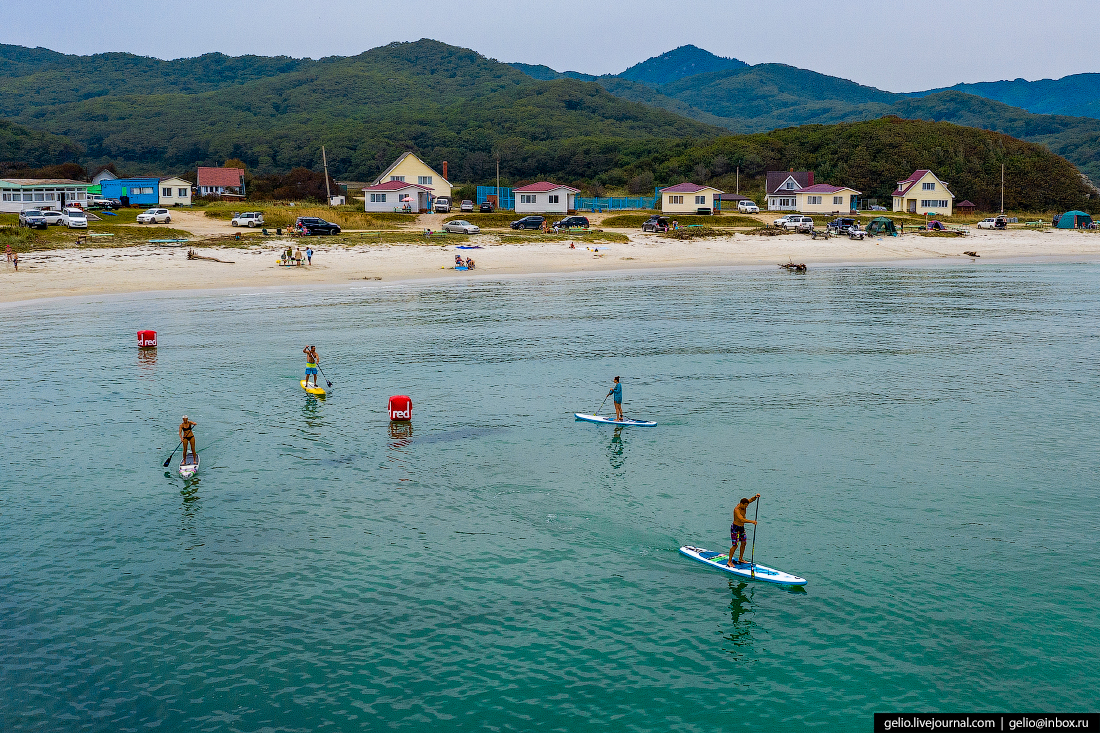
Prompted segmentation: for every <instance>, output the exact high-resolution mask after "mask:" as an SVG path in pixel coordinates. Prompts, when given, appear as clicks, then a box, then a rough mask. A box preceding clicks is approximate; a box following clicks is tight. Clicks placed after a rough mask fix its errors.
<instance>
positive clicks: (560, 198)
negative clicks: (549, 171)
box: [512, 181, 580, 214]
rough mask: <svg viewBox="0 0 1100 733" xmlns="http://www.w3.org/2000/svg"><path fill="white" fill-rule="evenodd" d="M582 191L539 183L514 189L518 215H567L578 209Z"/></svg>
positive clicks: (513, 193) (547, 182) (544, 182)
mask: <svg viewBox="0 0 1100 733" xmlns="http://www.w3.org/2000/svg"><path fill="white" fill-rule="evenodd" d="M578 193H580V189H577V188H571V187H570V186H563V185H561V184H560V183H550V182H549V181H539V182H538V183H530V184H528V185H526V186H520V187H519V188H513V189H512V195H513V196H515V199H516V213H517V214H567V213H569V212H570V211H573V210H575V209H576V208H577V206H576V202H577V194H578Z"/></svg>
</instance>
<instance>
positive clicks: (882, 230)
mask: <svg viewBox="0 0 1100 733" xmlns="http://www.w3.org/2000/svg"><path fill="white" fill-rule="evenodd" d="M867 233H868V234H870V235H871V236H875V235H876V234H877V235H879V236H882V235H885V236H888V237H896V236H898V230H897V227H895V226H894V222H893V221H892V220H890V219H887V218H886V217H885V216H876V217H875V218H874V219H871V221H870V222H868V224H867Z"/></svg>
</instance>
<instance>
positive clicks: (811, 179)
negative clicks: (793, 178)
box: [808, 171, 814, 186]
mask: <svg viewBox="0 0 1100 733" xmlns="http://www.w3.org/2000/svg"><path fill="white" fill-rule="evenodd" d="M808 185H810V186H812V185H814V172H813V171H810V183H809V184H808Z"/></svg>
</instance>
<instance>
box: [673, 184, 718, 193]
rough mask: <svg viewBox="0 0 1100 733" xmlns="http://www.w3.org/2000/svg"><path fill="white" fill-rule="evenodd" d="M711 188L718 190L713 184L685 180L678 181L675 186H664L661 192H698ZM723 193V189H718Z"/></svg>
mask: <svg viewBox="0 0 1100 733" xmlns="http://www.w3.org/2000/svg"><path fill="white" fill-rule="evenodd" d="M708 188H709V189H711V190H712V191H718V189H717V188H714V187H713V186H700V185H699V184H698V183H690V182H689V181H684V182H683V183H677V184H676V185H675V186H669V187H668V188H662V189H661V193H698V192H699V191H703V190H705V189H708ZM718 192H719V193H721V191H718Z"/></svg>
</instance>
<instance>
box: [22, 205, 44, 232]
mask: <svg viewBox="0 0 1100 733" xmlns="http://www.w3.org/2000/svg"><path fill="white" fill-rule="evenodd" d="M19 226H21V227H30V228H32V229H45V228H46V227H48V226H49V223H48V222H47V221H46V217H45V216H43V215H42V212H41V211H39V210H38V209H25V210H24V211H20V212H19Z"/></svg>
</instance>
